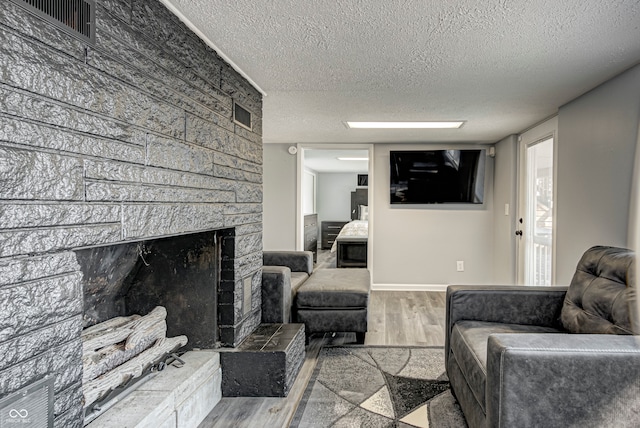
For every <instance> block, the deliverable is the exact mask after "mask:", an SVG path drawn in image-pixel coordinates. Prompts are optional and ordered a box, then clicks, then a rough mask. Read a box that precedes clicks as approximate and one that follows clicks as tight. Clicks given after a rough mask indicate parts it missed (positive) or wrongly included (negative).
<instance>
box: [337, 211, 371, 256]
mask: <svg viewBox="0 0 640 428" xmlns="http://www.w3.org/2000/svg"><path fill="white" fill-rule="evenodd" d="M368 238H369V222H368V221H367V220H353V221H350V222H349V223H347V224H345V225H344V227H343V228H342V229H341V230H340V233H339V234H338V236H337V237H336V239H335V241H334V242H333V246H332V247H331V252H332V253H337V254H336V267H338V268H349V267H358V268H363V267H364V268H366V267H367V241H368Z"/></svg>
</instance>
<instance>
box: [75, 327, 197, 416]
mask: <svg viewBox="0 0 640 428" xmlns="http://www.w3.org/2000/svg"><path fill="white" fill-rule="evenodd" d="M186 344H187V336H177V337H172V338H163V339H159V340H158V341H157V342H156V343H155V345H153V346H152V347H151V348H149V349H147V350H146V351H144V352H142V353H141V354H140V355H138V356H137V357H135V358H133V359H131V360H129V361H127V362H126V363H124V364H122V365H120V366H118V367H116V368H114V369H113V370H111V371H109V372H107V373H105V374H103V375H102V376H99V377H97V378H95V379H94V380H92V381H90V382H87V383H86V384H83V385H82V393H83V395H84V407H85V408H86V407H87V406H89V405H90V404H92V403H93V402H95V401H96V400H98V399H99V398H101V397H102V396H104V395H105V394H107V393H108V392H109V391H111V390H112V389H114V388H117V387H118V386H120V385H122V384H123V383H125V382H127V381H128V380H129V379H131V378H134V377H138V376H140V375H141V374H142V372H143V370H144V369H145V368H146V367H148V366H149V365H150V364H152V363H154V362H156V361H157V360H158V359H160V357H162V356H163V355H164V354H168V353H170V352H173V351H175V350H176V349H178V348H180V347H182V346H184V345H186Z"/></svg>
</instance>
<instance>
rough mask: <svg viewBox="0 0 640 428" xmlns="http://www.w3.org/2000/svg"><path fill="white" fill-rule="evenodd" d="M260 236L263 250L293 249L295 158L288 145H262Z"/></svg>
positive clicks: (294, 236) (294, 244)
mask: <svg viewBox="0 0 640 428" xmlns="http://www.w3.org/2000/svg"><path fill="white" fill-rule="evenodd" d="M263 147H264V149H263V159H264V165H263V177H262V179H263V198H264V199H263V203H262V206H263V232H262V233H263V235H262V245H263V247H264V249H265V250H294V249H295V248H296V210H297V207H296V156H294V155H291V154H289V153H288V152H287V149H288V148H289V144H264V145H263Z"/></svg>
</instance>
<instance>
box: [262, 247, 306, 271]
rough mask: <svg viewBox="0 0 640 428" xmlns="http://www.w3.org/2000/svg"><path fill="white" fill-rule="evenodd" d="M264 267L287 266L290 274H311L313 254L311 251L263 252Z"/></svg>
mask: <svg viewBox="0 0 640 428" xmlns="http://www.w3.org/2000/svg"><path fill="white" fill-rule="evenodd" d="M262 264H263V265H264V266H287V267H288V268H289V269H291V271H292V272H306V273H307V274H309V275H311V273H312V272H313V253H312V252H311V251H263V252H262Z"/></svg>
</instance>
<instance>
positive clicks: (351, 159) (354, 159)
mask: <svg viewBox="0 0 640 428" xmlns="http://www.w3.org/2000/svg"><path fill="white" fill-rule="evenodd" d="M337 159H338V160H341V161H368V160H369V158H347V157H339V158H337Z"/></svg>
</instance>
